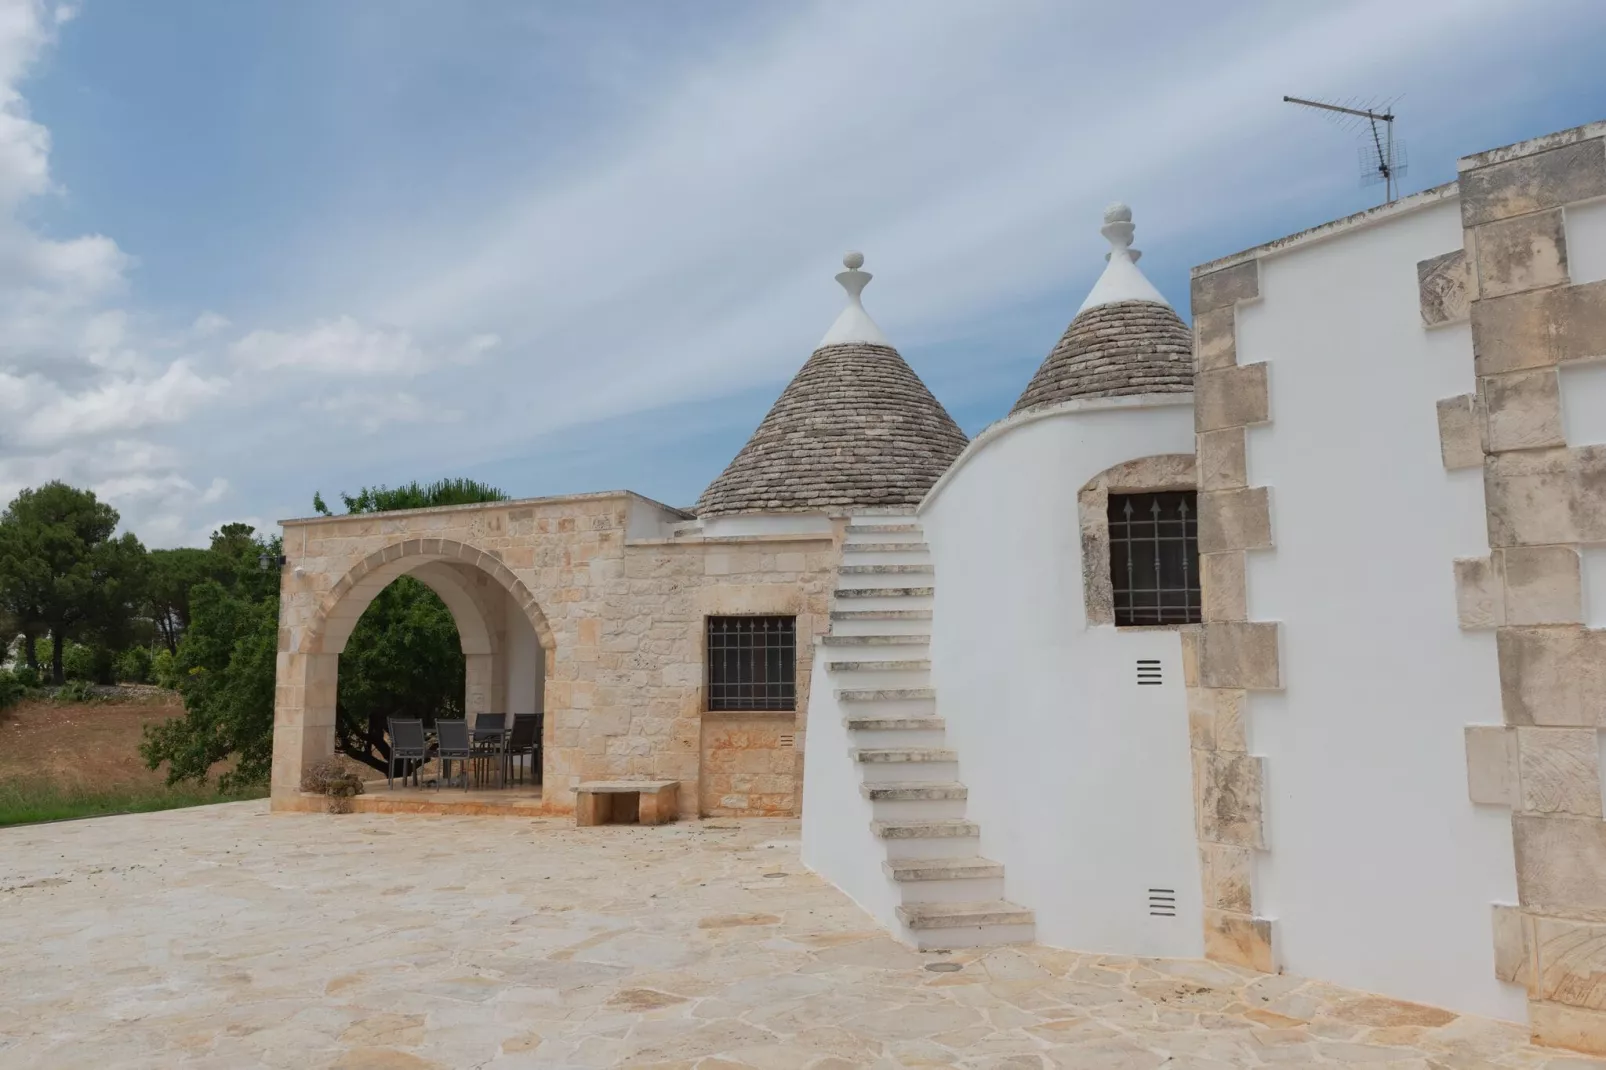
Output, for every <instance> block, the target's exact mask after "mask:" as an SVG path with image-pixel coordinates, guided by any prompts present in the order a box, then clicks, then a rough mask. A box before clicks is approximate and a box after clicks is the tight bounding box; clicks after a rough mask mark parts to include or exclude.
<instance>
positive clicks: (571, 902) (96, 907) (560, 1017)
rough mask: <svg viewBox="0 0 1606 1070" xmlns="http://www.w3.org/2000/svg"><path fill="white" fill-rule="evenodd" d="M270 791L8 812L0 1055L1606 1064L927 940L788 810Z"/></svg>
mask: <svg viewBox="0 0 1606 1070" xmlns="http://www.w3.org/2000/svg"><path fill="white" fill-rule="evenodd" d="M268 811H269V807H268V804H267V803H266V802H250V803H238V804H231V805H226V806H217V807H205V808H198V809H192V810H178V811H170V812H166V813H159V814H146V815H132V816H127V817H113V818H101V819H96V820H90V821H79V822H67V823H61V824H53V825H44V826H34V827H21V828H14V829H7V830H0V911H3V915H4V917H5V919H6V924H5V925H3V926H0V1066H6V1067H12V1066H17V1067H24V1066H48V1067H52V1068H55V1070H72V1068H76V1067H93V1068H95V1070H107V1068H121V1067H153V1068H154V1067H162V1068H164V1070H171V1068H193V1070H200V1068H237V1067H242V1066H270V1067H286V1068H291V1067H293V1068H296V1070H301V1068H306V1067H331V1068H339V1070H358V1068H367V1070H376V1068H393V1070H427V1068H432V1067H439V1068H446V1067H467V1066H475V1067H484V1068H487V1070H492V1068H511V1067H613V1066H643V1067H662V1068H669V1067H676V1068H692V1067H697V1068H702V1070H715V1068H719V1070H733V1068H742V1067H765V1068H768V1067H774V1068H809V1070H840V1068H848V1067H861V1066H862V1067H887V1068H895V1067H911V1066H959V1067H994V1068H1003V1067H1008V1068H1028V1067H1033V1068H1048V1067H1076V1068H1083V1070H1099V1068H1131V1070H1158V1068H1161V1067H1165V1068H1167V1070H1181V1068H1192V1070H1225V1068H1229V1067H1253V1066H1287V1067H1292V1066H1324V1065H1345V1066H1350V1067H1361V1066H1366V1067H1385V1066H1386V1067H1397V1068H1413V1070H1428V1068H1435V1070H1447V1068H1455V1070H1476V1068H1494V1067H1512V1068H1532V1070H1541V1068H1543V1070H1564V1068H1567V1070H1583V1068H1586V1067H1606V1063H1602V1062H1595V1061H1592V1060H1588V1059H1584V1058H1582V1057H1573V1056H1568V1055H1566V1054H1565V1053H1562V1052H1558V1051H1556V1050H1555V1049H1537V1048H1533V1047H1530V1046H1528V1045H1527V1044H1526V1043H1525V1040H1526V1029H1525V1027H1523V1026H1521V1025H1516V1024H1509V1023H1496V1022H1491V1021H1487V1020H1482V1019H1477V1018H1471V1017H1464V1016H1463V1017H1457V1016H1456V1015H1454V1014H1451V1013H1450V1012H1447V1011H1441V1010H1436V1009H1433V1008H1427V1007H1420V1006H1416V1005H1412V1004H1405V1003H1397V1002H1395V1001H1392V1000H1387V999H1382V998H1378V997H1374V996H1368V995H1365V994H1362V993H1357V992H1351V991H1346V990H1344V989H1340V988H1337V987H1334V986H1331V985H1327V984H1323V983H1320V982H1316V981H1305V980H1302V979H1300V978H1296V977H1287V976H1281V977H1279V976H1265V975H1260V974H1255V973H1251V972H1249V971H1247V970H1241V969H1236V968H1229V967H1224V966H1220V965H1216V964H1213V963H1204V962H1185V961H1161V960H1140V959H1131V958H1113V957H1100V956H1097V955H1084V954H1077V953H1075V952H1069V951H1056V950H1051V949H1047V948H1041V947H1021V948H1000V949H994V950H991V951H974V952H956V953H953V954H942V953H935V952H926V953H923V952H918V951H915V950H912V949H910V948H908V947H905V946H903V945H901V944H898V943H896V942H895V941H893V940H892V939H891V938H890V937H889V936H887V934H886V933H885V932H883V931H881V930H880V929H878V927H876V926H875V925H874V924H873V923H872V922H871V920H870V919H869V918H868V917H867V916H866V915H864V914H863V913H862V912H861V911H860V910H859V909H858V908H857V907H856V906H855V905H854V904H853V903H852V902H851V901H849V900H848V899H847V898H846V897H844V896H843V895H841V894H840V893H838V892H837V891H835V890H834V889H832V888H830V887H829V886H827V885H826V884H825V883H824V882H822V881H820V880H819V879H817V878H816V877H814V876H813V875H812V874H810V873H809V872H807V871H806V870H804V869H803V868H802V866H801V865H800V864H799V861H798V850H797V847H798V845H797V834H798V828H797V824H796V822H795V821H791V820H786V819H746V820H742V821H739V822H738V821H729V820H727V821H719V820H712V821H695V820H691V821H682V822H679V823H676V824H673V825H666V826H659V827H648V828H643V827H632V826H615V827H602V828H583V829H577V828H575V827H574V819H573V818H572V817H548V818H538V819H524V818H508V819H504V820H494V819H491V820H488V819H486V818H483V817H463V818H458V817H413V816H404V815H384V814H353V815H347V816H330V815H325V814H293V813H291V814H284V813H281V814H270V813H269V812H268Z"/></svg>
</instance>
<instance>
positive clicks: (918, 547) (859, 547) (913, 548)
mask: <svg viewBox="0 0 1606 1070" xmlns="http://www.w3.org/2000/svg"><path fill="white" fill-rule="evenodd" d="M842 548H843V550H845V551H846V552H847V553H850V554H920V553H925V552H926V551H927V550H929V549H931V545H930V544H929V543H924V542H883V541H881V540H880V539H876V540H874V541H871V542H850V543H844V544H843V547H842Z"/></svg>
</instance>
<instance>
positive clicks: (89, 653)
mask: <svg viewBox="0 0 1606 1070" xmlns="http://www.w3.org/2000/svg"><path fill="white" fill-rule="evenodd" d="M95 661H96V659H95V650H94V648H93V647H88V646H85V645H84V644H83V643H74V642H72V641H70V640H69V641H68V643H67V649H66V650H63V651H62V652H61V671H62V673H63V674H64V675H65V676H66V677H67V679H68V680H83V681H88V682H90V683H93V682H94V680H95V676H96V669H97V666H96V664H95Z"/></svg>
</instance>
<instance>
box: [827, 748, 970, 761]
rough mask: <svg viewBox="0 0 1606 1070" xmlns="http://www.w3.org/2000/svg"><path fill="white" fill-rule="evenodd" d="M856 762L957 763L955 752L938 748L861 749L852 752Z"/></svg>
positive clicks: (957, 755) (957, 757) (957, 758)
mask: <svg viewBox="0 0 1606 1070" xmlns="http://www.w3.org/2000/svg"><path fill="white" fill-rule="evenodd" d="M853 760H854V761H857V762H865V763H867V764H869V763H875V764H885V763H888V762H957V761H958V760H959V753H958V752H957V751H951V750H943V749H942V748H940V747H861V748H859V749H858V750H855V751H854V752H853Z"/></svg>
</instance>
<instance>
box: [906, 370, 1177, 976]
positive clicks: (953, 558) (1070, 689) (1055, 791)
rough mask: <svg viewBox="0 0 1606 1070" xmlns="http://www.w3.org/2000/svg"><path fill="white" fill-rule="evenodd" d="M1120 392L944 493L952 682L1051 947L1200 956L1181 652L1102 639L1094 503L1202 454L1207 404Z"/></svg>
mask: <svg viewBox="0 0 1606 1070" xmlns="http://www.w3.org/2000/svg"><path fill="white" fill-rule="evenodd" d="M1117 400H1119V401H1122V402H1126V404H1109V403H1107V402H1106V403H1097V404H1071V405H1066V406H1062V407H1058V408H1055V409H1050V410H1046V411H1043V412H1040V413H1026V414H1023V416H1022V417H1017V418H1015V419H1012V420H1010V421H1006V422H1005V423H1004V424H1001V425H995V427H994V428H992V429H990V430H989V431H988V432H985V433H983V434H982V435H981V436H979V437H978V438H977V439H976V441H974V442H972V443H971V446H970V449H969V450H967V451H966V453H965V455H964V456H963V457H962V458H961V459H960V461H959V462H957V463H956V464H955V465H954V467H953V468H952V469H950V470H949V472H948V474H947V475H946V476H945V477H944V480H943V481H942V482H940V483H939V484H938V485H937V486H936V487H934V488H933V490H932V492H931V494H929V495H928V496H927V498H926V501H925V502H924V503H923V504H922V506H921V511H920V516H921V520H922V522H923V524H924V526H925V530H926V535H927V539H928V541H929V542H930V544H931V552H932V559H933V561H934V562H935V564H936V572H937V575H938V576H939V577H940V581H939V582H938V584H937V588H936V592H937V593H936V607H935V619H934V621H933V628H932V660H933V677H932V678H933V681H934V682H935V684H936V688H937V696H938V712H939V714H940V715H941V716H942V717H943V719H944V721H945V722H946V723H947V726H948V733H949V739H950V741H951V742H950V745H951V746H952V747H953V748H954V749H955V751H956V752H957V753H958V754H959V756H960V762H961V774H962V778H963V779H964V781H965V784H966V786H967V787H968V789H969V792H970V795H969V802H968V805H969V810H968V816H969V817H970V818H971V819H973V820H975V821H977V822H978V823H979V825H980V826H981V829H982V840H981V853H982V854H983V855H984V856H986V857H988V858H992V859H995V860H997V861H999V862H1002V863H1004V866H1005V894H1006V896H1007V897H1008V898H1009V899H1011V900H1012V901H1014V902H1018V903H1021V904H1023V905H1025V906H1027V907H1030V908H1031V909H1032V910H1033V911H1034V912H1035V914H1036V918H1037V933H1038V939H1039V940H1040V941H1042V942H1044V943H1048V944H1053V945H1056V946H1061V947H1077V948H1086V949H1108V950H1111V951H1114V950H1116V949H1120V950H1122V951H1124V952H1126V953H1130V954H1140V955H1188V956H1198V955H1202V954H1203V952H1204V947H1203V932H1202V924H1201V917H1200V903H1199V894H1198V888H1199V856H1198V849H1197V846H1196V840H1195V832H1194V809H1193V792H1192V771H1191V766H1190V759H1189V735H1188V712H1187V702H1186V700H1185V696H1184V689H1183V680H1182V663H1181V662H1182V654H1181V644H1180V642H1179V640H1178V633H1177V632H1176V631H1174V630H1166V629H1159V630H1145V629H1139V630H1126V629H1116V628H1114V627H1113V626H1102V627H1091V628H1090V627H1088V625H1087V622H1086V619H1085V613H1084V593H1083V583H1082V562H1081V545H1080V544H1081V533H1080V525H1079V503H1078V491H1079V490H1080V488H1081V487H1082V486H1083V485H1084V484H1086V483H1087V482H1088V481H1089V480H1091V479H1093V478H1094V477H1095V476H1097V475H1098V474H1099V473H1101V472H1103V471H1105V470H1107V469H1110V468H1113V467H1114V466H1116V465H1118V464H1121V463H1123V462H1127V461H1132V460H1135V459H1138V458H1145V457H1151V456H1155V455H1160V454H1178V453H1180V454H1191V453H1192V451H1193V445H1194V431H1193V412H1192V408H1191V406H1190V405H1189V400H1190V398H1189V396H1188V395H1169V396H1167V397H1166V398H1165V399H1163V400H1161V399H1147V398H1142V399H1139V398H1132V399H1128V398H1122V399H1117ZM1028 417H1029V418H1028ZM1002 518H1007V520H1003V519H1002ZM1106 567H1107V566H1106ZM1139 658H1144V659H1155V660H1158V661H1159V662H1160V665H1161V674H1162V678H1163V680H1164V682H1163V684H1161V685H1160V686H1142V687H1140V686H1138V685H1137V682H1136V681H1137V674H1136V661H1137V659H1139ZM1044 785H1052V790H1051V791H1049V792H1048V794H1047V795H1045V794H1044V791H1045V788H1044ZM1045 800H1046V802H1045ZM1150 888H1172V889H1175V891H1176V902H1177V914H1176V917H1165V918H1162V917H1151V916H1150V915H1149V913H1148V905H1147V896H1148V890H1149V889H1150Z"/></svg>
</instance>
